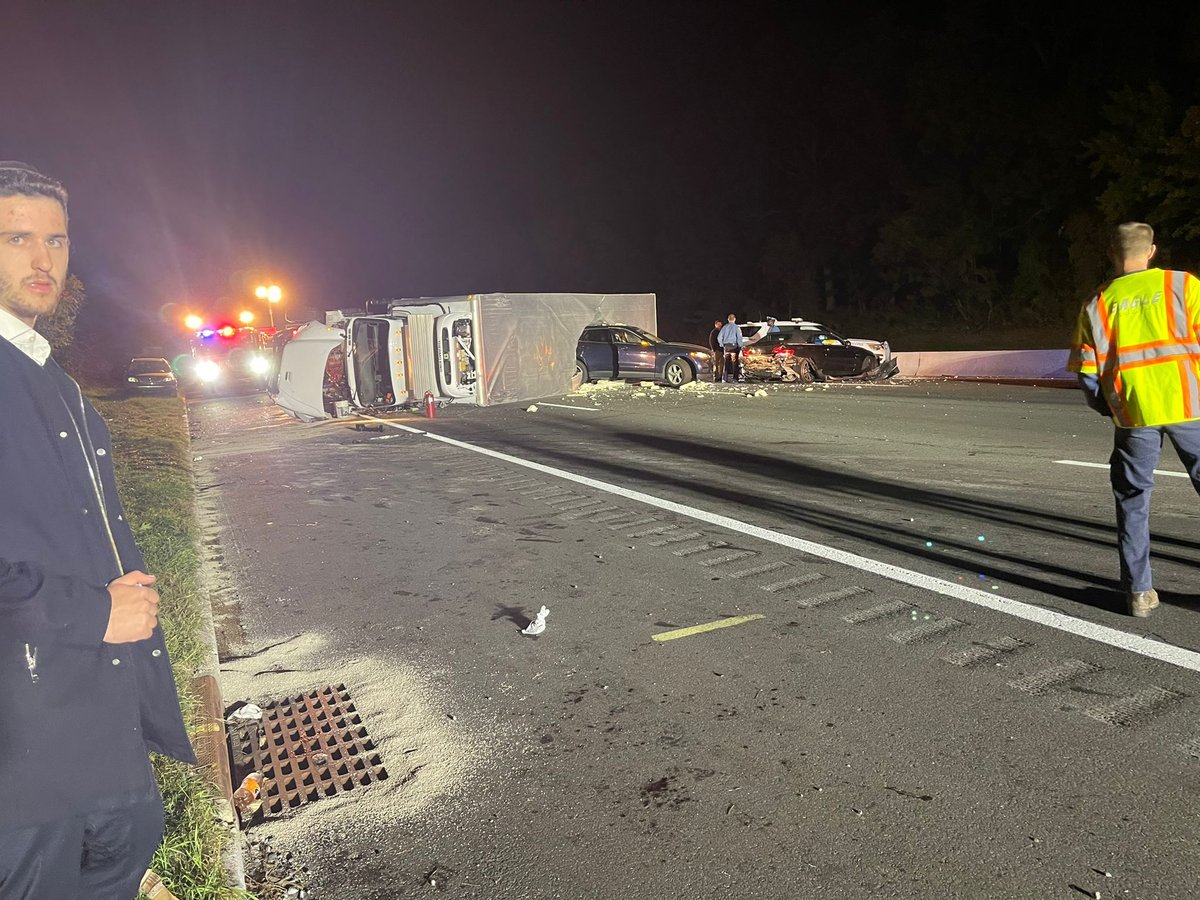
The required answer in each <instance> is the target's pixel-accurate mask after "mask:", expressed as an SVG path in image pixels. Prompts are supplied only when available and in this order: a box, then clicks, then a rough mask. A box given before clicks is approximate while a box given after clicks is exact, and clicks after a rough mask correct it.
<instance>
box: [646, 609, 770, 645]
mask: <svg viewBox="0 0 1200 900" xmlns="http://www.w3.org/2000/svg"><path fill="white" fill-rule="evenodd" d="M765 618H766V616H765V615H764V614H763V613H753V614H752V615H749V616H730V617H729V618H728V619H717V621H715V622H705V623H704V624H703V625H689V626H688V627H687V628H676V629H675V630H674V631H664V632H662V633H661V634H652V635H651V637H652V638H654V640H656V641H673V640H675V638H681V637H688V636H690V635H693V634H703V633H704V632H706V631H716V630H717V629H718V628H730V627H732V626H734V625H741V624H742V623H743V622H753V621H754V620H755V619H765Z"/></svg>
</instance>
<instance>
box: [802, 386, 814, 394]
mask: <svg viewBox="0 0 1200 900" xmlns="http://www.w3.org/2000/svg"><path fill="white" fill-rule="evenodd" d="M815 390H816V388H810V387H806V388H805V389H804V393H806V394H807V393H808V392H809V391H815Z"/></svg>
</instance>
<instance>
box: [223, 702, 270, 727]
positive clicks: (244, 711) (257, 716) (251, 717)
mask: <svg viewBox="0 0 1200 900" xmlns="http://www.w3.org/2000/svg"><path fill="white" fill-rule="evenodd" d="M262 716H263V713H262V707H260V706H255V705H254V704H253V703H247V704H246V705H245V706H239V707H238V708H237V709H235V710H234V711H233V712H232V713H230V714H229V718H228V719H226V720H225V721H226V722H261V721H262Z"/></svg>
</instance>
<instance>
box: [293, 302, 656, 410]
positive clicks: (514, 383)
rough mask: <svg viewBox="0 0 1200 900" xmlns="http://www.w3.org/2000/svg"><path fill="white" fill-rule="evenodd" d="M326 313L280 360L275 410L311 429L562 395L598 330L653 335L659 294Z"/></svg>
mask: <svg viewBox="0 0 1200 900" xmlns="http://www.w3.org/2000/svg"><path fill="white" fill-rule="evenodd" d="M382 305H383V307H384V311H383V312H381V313H378V314H373V315H354V314H342V313H341V312H339V311H332V312H329V313H326V321H325V322H323V323H322V322H310V323H309V324H307V325H304V326H302V327H301V328H299V329H298V330H297V332H296V334H295V336H294V337H293V338H292V340H290V341H289V342H288V343H287V344H285V345H284V346H283V348H282V351H281V353H280V357H279V361H278V366H279V372H278V377H277V379H275V381H276V382H277V390H276V391H275V392H274V399H275V402H276V403H277V404H278V405H279V406H280V407H281V408H283V409H284V410H286V411H287V412H289V413H291V414H292V415H293V416H296V417H297V418H300V419H304V420H306V421H313V420H316V419H325V418H330V417H332V416H336V415H342V414H345V413H348V412H349V411H351V410H367V409H370V410H387V409H393V408H401V407H408V406H412V405H416V404H419V403H421V402H422V401H423V399H424V397H425V394H426V392H428V393H430V394H432V395H433V397H434V398H435V399H436V400H437V401H438V402H440V403H474V404H476V405H479V406H492V405H495V404H498V403H514V402H520V401H527V400H537V399H540V398H542V397H550V396H554V395H556V394H562V393H564V392H565V391H567V390H569V389H570V387H571V379H572V376H573V375H574V374H575V350H576V346H577V345H578V342H579V335H580V333H581V332H582V331H583V329H584V328H586V327H587V326H588V325H590V324H593V323H595V322H614V321H615V322H622V323H626V324H630V325H637V326H640V327H642V328H645V329H646V330H648V331H655V330H656V326H657V312H656V307H655V297H654V295H653V294H505V293H499V294H468V295H466V296H460V297H436V298H427V297H424V298H420V299H402V300H394V301H387V302H385V303H384V304H382Z"/></svg>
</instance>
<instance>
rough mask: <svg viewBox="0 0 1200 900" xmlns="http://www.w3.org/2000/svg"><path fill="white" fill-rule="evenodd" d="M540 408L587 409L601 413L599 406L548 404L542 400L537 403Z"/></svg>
mask: <svg viewBox="0 0 1200 900" xmlns="http://www.w3.org/2000/svg"><path fill="white" fill-rule="evenodd" d="M537 405H538V406H556V407H558V408H559V409H586V410H587V411H588V412H600V408H599V407H598V406H572V405H571V404H570V403H546V402H544V401H542V400H539V401H538V402H537Z"/></svg>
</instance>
